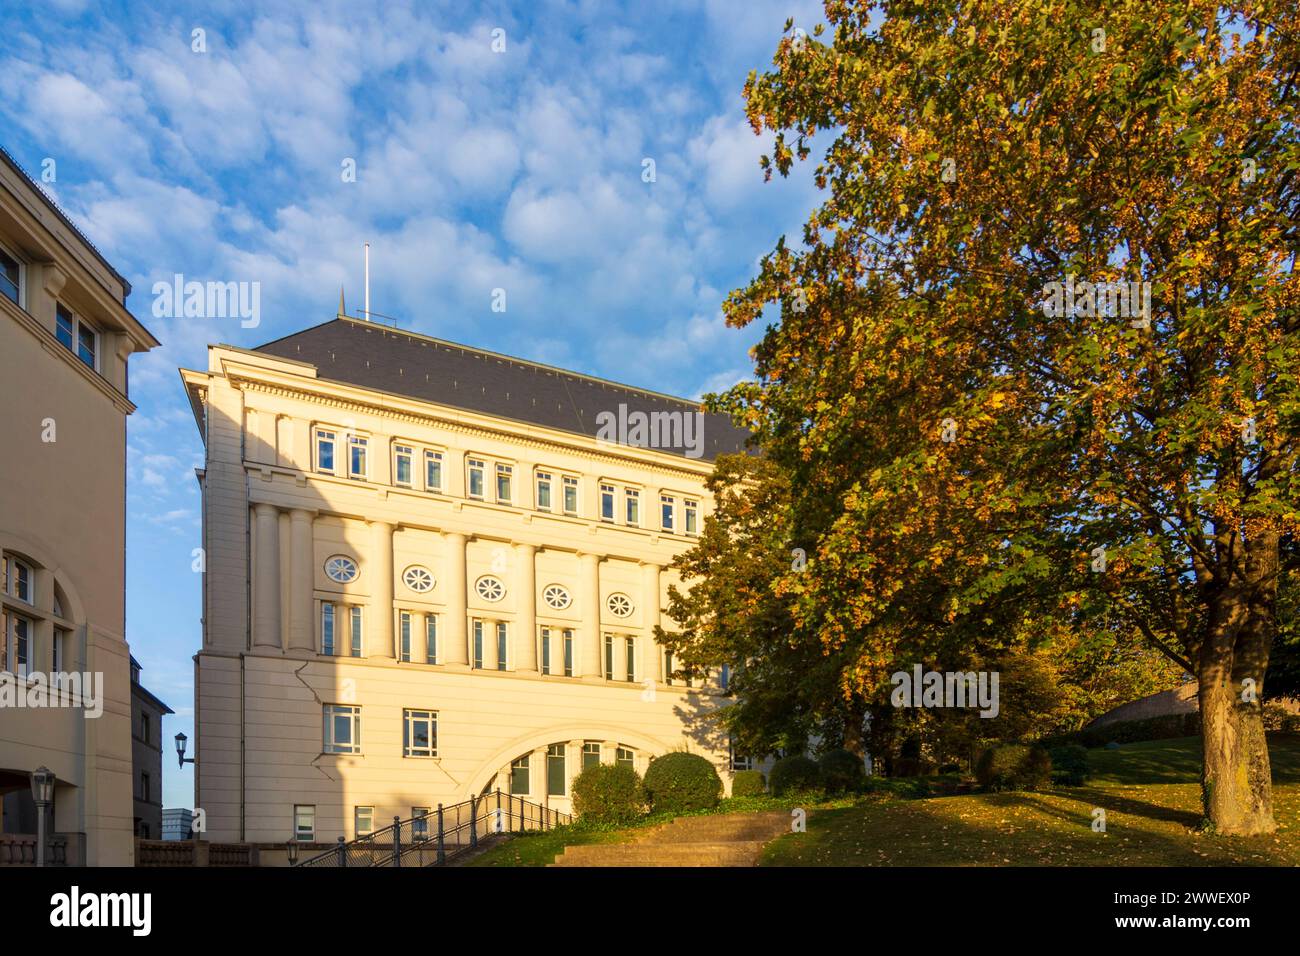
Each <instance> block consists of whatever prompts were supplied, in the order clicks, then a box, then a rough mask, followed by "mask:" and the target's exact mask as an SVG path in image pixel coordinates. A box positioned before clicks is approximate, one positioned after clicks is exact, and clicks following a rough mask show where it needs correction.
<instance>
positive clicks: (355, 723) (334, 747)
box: [321, 704, 361, 754]
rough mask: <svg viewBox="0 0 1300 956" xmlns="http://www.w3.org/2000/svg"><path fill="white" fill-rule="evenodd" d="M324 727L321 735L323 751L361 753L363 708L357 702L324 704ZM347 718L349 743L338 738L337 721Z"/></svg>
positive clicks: (330, 752)
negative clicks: (336, 734)
mask: <svg viewBox="0 0 1300 956" xmlns="http://www.w3.org/2000/svg"><path fill="white" fill-rule="evenodd" d="M321 706H322V712H323V717H324V728H323V731H322V735H321V753H325V754H359V753H361V708H360V707H359V706H358V705H356V704H323V705H321ZM339 718H347V720H348V734H349V737H350V738H351V739H350V740H349V741H348V742H347V743H343V742H341V741H339V740H338V739H336V737H335V730H336V726H337V725H336V724H335V721H336V720H338V719H339Z"/></svg>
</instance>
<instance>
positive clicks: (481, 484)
mask: <svg viewBox="0 0 1300 956" xmlns="http://www.w3.org/2000/svg"><path fill="white" fill-rule="evenodd" d="M476 474H477V476H478V492H477V493H476V492H475V491H474V477H475V475H476ZM486 495H487V459H485V458H466V459H465V497H466V498H469V499H470V500H471V501H484V500H486Z"/></svg>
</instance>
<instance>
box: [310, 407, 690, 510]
mask: <svg viewBox="0 0 1300 956" xmlns="http://www.w3.org/2000/svg"><path fill="white" fill-rule="evenodd" d="M342 434H343V433H342V432H340V431H339V430H338V429H334V428H317V429H316V430H315V440H314V445H315V449H316V452H315V454H316V464H315V468H316V470H317V471H319V472H323V473H325V474H331V475H339V476H343V477H347V478H353V479H356V480H358V481H365V480H367V479H368V478H369V475H370V467H369V454H370V440H369V439H368V438H366V437H365V436H362V435H354V434H346V448H345V449H343V460H342V461H340V460H339V454H338V452H339V445H340V443H341V442H342V439H341V438H340V435H342ZM392 454H393V463H392V467H393V483H394V484H395V485H399V486H401V487H405V488H413V489H417V490H423V491H431V492H436V493H438V494H445V493H446V490H447V489H446V486H445V484H444V478H445V475H444V473H443V453H442V452H441V451H439V450H437V449H433V448H423V447H420V446H417V445H414V444H406V443H400V442H399V443H394V445H393V452H392ZM421 462H422V463H423V469H422V471H423V473H422V475H421V474H420V473H419V472H417V468H418V467H419V465H420V463H421ZM557 474H558V473H556V472H553V471H548V470H544V469H540V468H539V469H537V470H536V471H535V472H534V476H533V480H534V482H535V489H534V490H535V492H536V494H535V497H534V500H535V501H536V509H537V510H538V511H547V512H555V511H556V510H557V508H556V504H557V499H558V504H559V509H558V510H559V512H560V513H562V514H566V515H571V516H577V515H578V514H579V512H580V508H581V499H580V494H579V491H580V482H579V479H578V477H577V476H576V475H563V474H559V475H558V479H559V486H558V489H557V486H556V478H557ZM489 482H491V494H489V493H488V489H489ZM514 482H515V468H514V465H511V464H508V463H506V462H500V461H488V460H487V459H486V458H482V457H468V458H466V459H465V496H466V497H467V498H471V499H474V500H476V501H489V500H490V501H495V502H496V503H497V504H504V505H512V506H513V505H514V503H515V485H514ZM557 490H558V495H557ZM619 494H620V489H619V488H618V487H616V486H614V485H611V484H605V483H602V484H601V486H600V518H601V520H602V521H604V522H607V523H611V524H612V523H615V521H616V514H617V513H618V508H617V505H616V500H617V498H618V496H619ZM621 496H622V499H623V509H622V523H623V524H625V525H627V526H629V527H634V528H639V527H641V526H642V514H641V492H640V490H639V489H636V488H629V487H622V488H621ZM678 504H679V499H678V498H677V497H676V496H674V495H667V494H664V495H660V496H659V527H660V529H661V530H663V531H668V532H672V533H676V532H677V530H678V516H679V512H678ZM680 505H681V511H680V516H681V519H682V531H683V532H684V533H686V534H688V535H696V534H699V509H700V505H699V502H698V501H697V500H694V499H691V498H682V499H680Z"/></svg>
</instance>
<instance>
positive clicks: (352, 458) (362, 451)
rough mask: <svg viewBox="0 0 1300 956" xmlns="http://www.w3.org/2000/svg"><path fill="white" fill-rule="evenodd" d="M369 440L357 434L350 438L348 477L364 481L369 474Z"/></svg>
mask: <svg viewBox="0 0 1300 956" xmlns="http://www.w3.org/2000/svg"><path fill="white" fill-rule="evenodd" d="M367 444H368V443H367V441H366V439H364V438H358V437H357V436H356V435H353V436H351V437H350V438H348V477H349V478H356V479H358V480H360V481H364V480H365V478H366V475H367V474H368V472H367V470H366V449H367Z"/></svg>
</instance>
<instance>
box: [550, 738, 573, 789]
mask: <svg viewBox="0 0 1300 956" xmlns="http://www.w3.org/2000/svg"><path fill="white" fill-rule="evenodd" d="M565 751H566V748H565V745H564V744H549V745H548V746H547V748H546V795H547V796H548V797H563V796H567V795H568V785H569V780H568V774H567V770H568V767H567V762H568V755H567V754H566V752H565ZM557 769H558V770H559V789H556V788H555V786H554V775H555V772H556V770H557Z"/></svg>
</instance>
